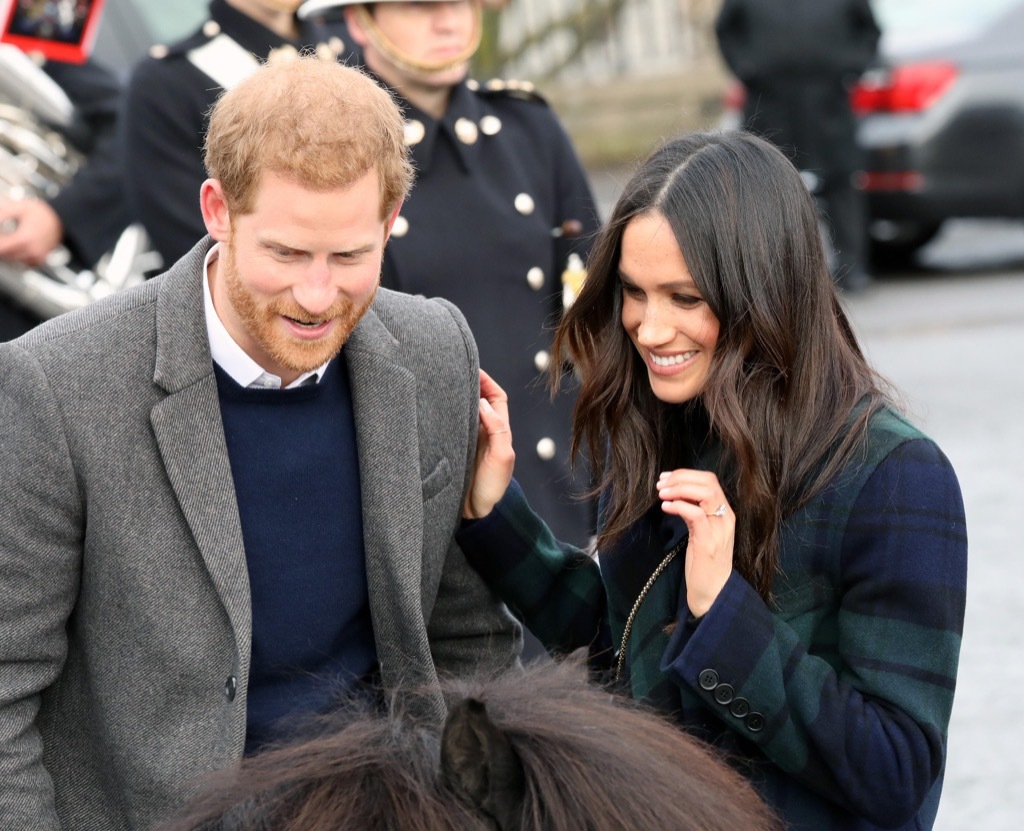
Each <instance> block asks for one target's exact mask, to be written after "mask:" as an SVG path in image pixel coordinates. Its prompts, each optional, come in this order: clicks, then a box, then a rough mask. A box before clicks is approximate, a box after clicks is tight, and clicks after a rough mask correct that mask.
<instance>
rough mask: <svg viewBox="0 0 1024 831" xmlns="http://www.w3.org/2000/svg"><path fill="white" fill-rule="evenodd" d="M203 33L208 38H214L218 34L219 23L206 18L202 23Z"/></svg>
mask: <svg viewBox="0 0 1024 831" xmlns="http://www.w3.org/2000/svg"><path fill="white" fill-rule="evenodd" d="M203 34H204V35H206V36H207V37H208V38H215V37H217V35H219V34H220V24H219V23H218V22H217V21H216V20H207V21H206V22H205V23H204V24H203Z"/></svg>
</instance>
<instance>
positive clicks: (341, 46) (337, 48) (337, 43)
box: [327, 35, 345, 56]
mask: <svg viewBox="0 0 1024 831" xmlns="http://www.w3.org/2000/svg"><path fill="white" fill-rule="evenodd" d="M327 45H328V46H329V47H330V49H331V51H332V52H333V53H334V54H335V56H338V55H341V53H342V52H344V51H345V41H343V40H342V39H341V38H340V37H338V36H337V35H334V36H333V37H332V38H330V39H328V41H327Z"/></svg>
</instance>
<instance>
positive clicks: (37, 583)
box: [0, 344, 82, 831]
mask: <svg viewBox="0 0 1024 831" xmlns="http://www.w3.org/2000/svg"><path fill="white" fill-rule="evenodd" d="M0 423H2V424H3V425H4V429H3V436H2V438H0V471H2V473H0V609H3V613H2V614H0V817H2V822H0V824H2V825H3V827H5V828H32V829H34V831H36V830H37V829H38V831H55V830H56V829H58V828H59V822H58V820H57V815H56V809H55V805H54V792H53V783H52V780H51V778H50V776H49V774H48V773H47V771H46V769H45V768H44V767H43V762H42V752H43V748H42V740H41V738H40V734H39V731H38V730H37V728H36V724H35V719H36V714H37V713H38V711H39V707H40V699H41V694H42V693H43V691H44V690H46V688H47V687H49V686H50V685H51V684H52V683H53V682H54V681H55V679H56V678H57V677H58V675H59V674H60V671H61V668H62V667H63V664H64V659H65V656H66V653H67V635H66V633H65V627H66V624H67V620H68V617H69V615H70V614H71V610H72V607H73V605H74V603H75V598H76V596H77V594H78V586H79V567H80V559H81V547H80V539H81V534H82V508H81V504H80V498H79V493H78V488H77V485H76V482H75V473H74V470H73V468H72V464H71V457H70V453H69V449H68V444H67V441H66V438H65V434H64V431H63V429H62V427H61V418H60V413H59V412H58V410H57V406H56V404H55V401H54V397H53V395H52V392H51V390H50V389H49V387H48V384H47V379H46V377H45V376H44V374H43V372H42V371H41V369H40V368H39V366H38V364H37V363H36V362H35V361H34V360H32V359H31V357H29V356H28V355H27V354H26V353H25V352H23V351H22V350H21V349H19V348H18V347H17V346H14V345H10V344H3V345H0Z"/></svg>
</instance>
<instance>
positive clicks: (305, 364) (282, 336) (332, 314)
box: [221, 245, 377, 375]
mask: <svg viewBox="0 0 1024 831" xmlns="http://www.w3.org/2000/svg"><path fill="white" fill-rule="evenodd" d="M226 248H227V256H225V257H222V258H221V259H222V265H223V268H222V269H221V272H222V274H223V277H224V286H225V287H226V288H227V292H228V300H229V301H230V303H231V306H232V308H234V310H235V314H236V315H238V318H239V320H241V322H242V325H243V326H244V327H245V331H246V332H247V333H248V334H249V337H251V338H252V339H253V340H254V341H256V343H257V344H258V345H259V347H260V348H261V349H262V350H263V351H264V352H266V353H267V354H268V355H270V357H271V358H273V359H274V360H275V361H276V362H277V363H279V364H280V365H281V366H283V367H287V368H288V369H290V370H292V371H293V372H298V373H299V374H300V375H301V374H302V373H305V372H312V371H313V370H314V369H316V368H317V367H319V366H322V365H323V364H325V363H327V361H328V360H330V359H331V358H333V357H334V356H335V355H337V354H338V353H339V352H340V351H341V347H342V346H344V345H345V341H347V340H348V337H349V335H351V334H352V330H353V329H355V327H356V324H357V323H358V322H359V320H360V319H361V318H362V316H363V315H364V314H366V310H367V309H369V308H370V304H371V303H373V298H374V297H375V296H376V294H377V289H376V288H374V290H373V294H371V295H370V297H369V298H368V299H367V300H366V302H365V303H364V304H363V305H362V306H360V307H358V308H356V306H355V305H354V304H353V303H352V301H351V300H350V299H349V298H347V297H345V296H344V295H341V296H340V297H338V299H337V300H335V301H334V303H333V304H331V306H330V308H328V309H327V310H326V311H324V312H323V313H322V314H318V315H311V314H310V313H309V312H307V311H306V310H305V309H303V308H302V306H300V305H299V304H298V303H295V302H294V301H293V300H291V299H290V298H288V297H287V296H281V297H279V298H275V299H273V300H261V299H259V298H258V297H257V296H256V295H255V294H254V293H253V291H252V289H250V288H249V287H248V286H246V285H245V283H243V282H242V278H241V275H240V274H239V271H238V262H237V260H236V258H235V249H234V247H233V246H231V245H228V246H226ZM280 315H285V316H286V317H290V318H293V319H294V320H298V321H301V322H303V323H313V322H317V321H325V320H331V319H335V318H336V319H337V323H336V324H335V326H334V328H333V329H332V330H331V331H330V332H329V333H328V334H327V335H326V336H324V337H322V338H317V339H316V340H302V339H300V338H294V337H291V336H289V335H288V333H287V330H286V329H285V328H284V326H283V325H282V322H281V320H280Z"/></svg>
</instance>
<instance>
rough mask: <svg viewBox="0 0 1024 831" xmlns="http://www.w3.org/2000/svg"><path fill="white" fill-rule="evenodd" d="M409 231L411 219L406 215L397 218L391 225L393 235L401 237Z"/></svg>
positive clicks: (397, 237)
mask: <svg viewBox="0 0 1024 831" xmlns="http://www.w3.org/2000/svg"><path fill="white" fill-rule="evenodd" d="M408 233H409V220H408V219H406V218H405V217H404V216H399V217H396V218H395V224H394V225H392V226H391V236H393V237H395V238H396V239H401V238H402V237H404V236H405V235H406V234H408Z"/></svg>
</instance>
